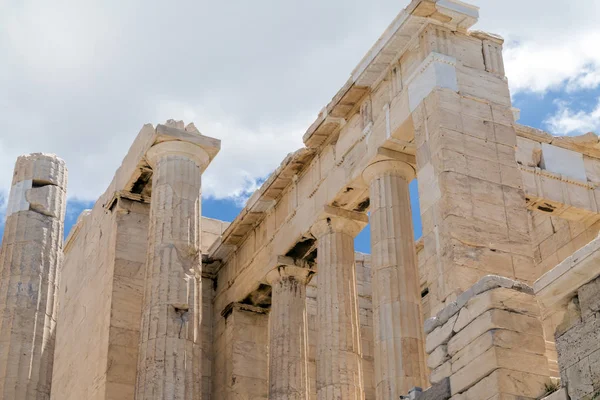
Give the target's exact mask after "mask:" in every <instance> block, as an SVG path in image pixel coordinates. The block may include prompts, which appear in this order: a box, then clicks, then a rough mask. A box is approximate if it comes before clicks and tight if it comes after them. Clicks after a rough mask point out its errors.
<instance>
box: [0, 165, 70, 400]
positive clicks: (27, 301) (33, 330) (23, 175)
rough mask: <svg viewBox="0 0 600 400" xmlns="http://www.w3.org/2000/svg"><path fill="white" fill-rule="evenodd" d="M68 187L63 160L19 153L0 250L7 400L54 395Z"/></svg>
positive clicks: (44, 399) (0, 345) (0, 393)
mask: <svg viewBox="0 0 600 400" xmlns="http://www.w3.org/2000/svg"><path fill="white" fill-rule="evenodd" d="M66 187H67V170H66V167H65V162H64V161H63V160H61V159H59V158H57V157H56V156H53V155H47V154H30V155H26V156H21V157H19V158H18V160H17V163H16V166H15V173H14V177H13V183H12V188H11V191H10V197H9V201H8V207H7V210H6V225H5V228H4V239H3V242H2V250H1V252H0V271H1V275H0V398H2V399H14V400H48V399H49V398H50V385H51V382H52V362H53V359H54V339H55V334H56V332H55V328H56V305H57V303H56V300H57V288H58V281H59V272H60V268H61V263H62V258H63V248H62V244H63V231H64V218H65V206H66Z"/></svg>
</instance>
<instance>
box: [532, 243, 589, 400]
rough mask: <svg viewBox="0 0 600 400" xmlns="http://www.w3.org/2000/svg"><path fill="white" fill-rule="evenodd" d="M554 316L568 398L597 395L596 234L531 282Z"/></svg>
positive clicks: (549, 314) (548, 314)
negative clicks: (591, 239)
mask: <svg viewBox="0 0 600 400" xmlns="http://www.w3.org/2000/svg"><path fill="white" fill-rule="evenodd" d="M534 288H535V293H536V296H537V300H538V302H539V304H540V306H541V308H542V312H543V315H544V317H545V318H546V319H551V320H552V321H554V326H555V330H554V334H555V339H556V349H557V351H558V367H559V369H560V377H561V385H562V387H563V388H564V389H566V390H567V392H568V395H569V396H570V398H571V400H591V399H598V398H600V238H596V239H594V240H593V241H591V242H590V243H588V244H587V245H586V246H584V247H582V248H581V249H579V250H577V251H576V252H575V253H574V254H573V255H571V256H569V257H568V258H567V259H565V260H564V261H563V262H562V263H560V264H559V265H557V266H556V267H555V268H553V269H552V270H550V271H549V272H547V273H546V274H544V275H543V276H542V277H541V278H540V279H538V280H537V281H536V282H535V285H534Z"/></svg>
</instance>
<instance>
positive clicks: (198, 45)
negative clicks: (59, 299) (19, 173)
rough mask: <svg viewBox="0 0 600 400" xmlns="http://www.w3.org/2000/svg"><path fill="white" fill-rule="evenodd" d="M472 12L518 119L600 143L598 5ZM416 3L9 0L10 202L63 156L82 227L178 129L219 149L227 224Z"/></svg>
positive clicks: (2, 89) (1, 191) (73, 212)
mask: <svg viewBox="0 0 600 400" xmlns="http://www.w3.org/2000/svg"><path fill="white" fill-rule="evenodd" d="M472 2H473V3H474V4H476V5H478V6H480V7H481V18H480V22H479V24H478V25H477V26H476V28H477V29H480V30H486V31H490V32H494V33H499V34H501V35H503V36H504V37H505V38H506V40H507V43H506V45H505V63H506V69H507V75H508V77H509V80H510V85H511V89H512V93H513V99H514V103H515V106H516V107H519V108H521V109H522V119H521V122H522V123H526V124H529V125H533V126H536V127H539V128H543V129H546V130H549V131H550V132H552V133H554V134H558V135H566V134H568V135H576V134H581V133H586V132H588V131H600V52H599V51H598V44H599V43H600V26H599V25H598V24H597V21H596V19H597V16H598V15H600V2H598V1H597V0H577V2H572V1H567V0H526V1H523V0H519V1H517V0H503V1H497V0H494V1H489V0H488V1H484V0H473V1H472ZM407 4H408V0H378V1H373V2H372V1H357V0H354V1H347V0H346V1H343V0H327V1H326V2H323V1H320V0H302V1H299V0H293V1H286V2H282V1H278V0H257V1H253V2H249V1H247V0H243V1H242V0H230V1H227V2H215V1H205V0H195V1H191V0H181V1H177V2H161V1H156V0H145V1H141V0H126V1H123V0H119V1H116V0H102V1H100V0H96V1H91V0H55V1H52V2H42V1H30V0H0V129H1V130H0V204H1V203H3V202H4V203H5V200H6V196H7V193H8V190H9V188H10V179H11V175H12V169H13V165H14V161H15V159H16V157H17V156H18V155H20V154H23V153H28V152H36V151H44V152H53V153H56V154H58V155H59V156H61V157H62V158H64V159H65V160H66V161H67V164H68V167H69V172H70V176H69V197H70V203H69V217H68V222H67V225H70V224H71V223H72V222H73V220H74V219H75V218H76V216H77V215H78V214H79V212H80V211H81V209H83V208H86V207H89V206H90V204H91V203H92V202H93V200H94V199H96V198H97V197H98V195H99V194H101V193H102V192H103V191H104V190H105V188H106V187H107V185H108V183H109V182H110V180H111V179H112V176H113V174H114V171H115V170H116V168H117V167H118V166H119V164H120V162H121V160H122V158H123V156H124V154H125V152H126V151H127V149H128V148H129V145H130V144H131V142H132V141H133V139H134V138H135V136H136V134H137V132H138V131H139V129H140V128H141V126H142V125H143V124H144V123H147V122H151V123H154V124H156V123H159V122H162V121H164V120H166V119H168V118H174V119H183V120H185V121H186V122H188V121H193V122H194V123H195V124H196V126H197V127H198V128H199V129H200V130H201V131H202V132H203V133H205V134H206V135H209V136H214V137H218V138H220V139H221V140H222V150H221V153H220V155H219V156H218V157H217V158H216V160H215V161H214V162H213V164H212V165H211V167H210V168H209V170H208V171H207V172H206V175H205V177H206V178H205V181H204V196H205V213H206V214H207V215H210V216H213V217H219V218H222V219H226V220H231V219H233V218H234V217H235V215H236V212H237V210H238V208H239V205H240V201H241V200H240V199H244V198H245V197H246V196H247V194H248V193H249V192H251V191H252V190H254V189H255V188H256V187H257V185H258V184H259V183H260V182H261V180H262V179H264V177H265V176H267V175H268V174H269V173H270V172H271V171H272V170H273V169H274V168H276V167H277V165H278V164H279V163H280V161H281V160H282V159H283V158H284V156H285V155H286V154H287V153H289V152H291V151H294V150H296V149H297V148H299V147H301V146H302V141H301V137H302V134H303V133H304V131H305V130H306V128H307V127H308V126H309V125H310V123H311V122H312V121H313V120H314V118H315V116H316V115H317V113H318V111H319V110H320V109H321V108H322V107H323V106H324V105H325V104H326V103H327V102H328V101H329V99H330V98H331V97H332V96H333V95H334V94H335V93H336V92H337V90H338V89H339V88H340V87H341V86H342V85H343V83H344V82H345V81H346V80H347V78H348V76H349V74H350V72H351V71H352V69H353V68H354V66H355V65H356V64H357V63H358V61H360V59H361V58H362V57H363V55H364V54H365V52H366V51H367V50H368V49H369V48H370V47H371V45H372V44H373V43H374V42H375V40H377V38H378V37H379V35H380V34H381V33H382V32H383V31H384V29H385V28H386V27H387V25H388V24H389V23H390V22H391V21H392V19H393V18H394V17H395V16H396V15H397V14H398V13H399V12H400V10H401V9H402V8H403V7H404V6H406V5H407ZM575 4H576V5H575ZM367 244H368V241H363V242H360V243H359V247H360V246H363V247H364V248H363V250H366V249H367V248H368V245H367ZM365 246H366V247H365Z"/></svg>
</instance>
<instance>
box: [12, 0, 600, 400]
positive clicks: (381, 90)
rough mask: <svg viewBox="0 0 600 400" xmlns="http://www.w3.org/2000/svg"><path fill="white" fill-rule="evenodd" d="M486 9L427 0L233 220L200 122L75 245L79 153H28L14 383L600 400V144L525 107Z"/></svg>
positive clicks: (110, 395) (179, 399)
mask: <svg viewBox="0 0 600 400" xmlns="http://www.w3.org/2000/svg"><path fill="white" fill-rule="evenodd" d="M478 16H479V10H478V8H477V7H474V6H471V5H469V4H465V3H463V2H461V1H458V0H412V2H411V3H410V4H409V5H408V6H407V8H406V9H404V10H402V11H401V12H400V14H399V15H398V16H397V17H396V18H395V19H394V20H393V22H392V23H391V25H390V26H389V27H388V29H387V30H386V31H385V32H384V33H383V35H382V36H381V38H380V39H379V40H378V41H377V42H376V43H375V44H374V46H373V47H372V48H371V49H370V50H369V51H368V53H367V54H366V56H365V57H364V58H363V59H362V61H361V62H360V63H359V65H358V66H357V67H356V68H355V69H354V71H353V72H352V74H351V77H350V79H349V80H348V81H347V83H346V84H345V85H344V86H343V87H342V88H341V89H340V90H339V92H338V93H337V94H336V95H335V96H334V97H333V99H332V100H331V102H329V103H328V104H327V105H326V106H325V107H324V108H323V109H322V111H321V112H320V114H319V115H318V117H317V119H316V120H315V122H314V123H313V124H312V125H311V126H310V127H308V129H307V131H306V133H305V135H304V137H303V140H304V147H303V148H301V149H299V150H297V151H296V152H294V153H292V154H290V155H288V156H287V157H286V158H285V159H284V160H283V162H282V163H281V165H280V166H279V167H278V168H277V169H276V170H275V171H274V172H273V173H272V174H271V176H270V177H269V178H268V179H267V180H266V181H265V182H264V184H263V185H262V187H261V188H260V189H258V190H257V191H256V192H255V193H254V194H253V195H252V196H251V197H250V199H249V200H248V201H247V204H246V206H245V208H244V209H243V210H242V211H241V213H240V214H239V215H238V216H237V218H235V220H234V221H233V222H231V223H228V222H222V221H217V220H214V219H209V218H204V217H202V213H201V192H202V184H201V182H202V174H203V172H204V171H205V170H206V169H207V168H210V164H211V161H212V160H213V159H214V157H217V156H218V153H219V150H220V145H221V142H220V141H219V140H218V139H215V138H211V137H209V136H205V135H203V134H201V133H200V131H199V130H198V129H197V128H196V127H195V126H194V125H193V124H191V123H190V124H188V125H185V124H184V123H183V122H181V121H174V120H170V121H167V123H165V124H162V125H158V126H156V127H154V126H152V125H145V126H144V127H143V128H142V130H141V131H140V133H139V134H138V136H137V138H136V139H135V141H134V142H133V144H132V146H131V148H130V149H129V152H128V153H127V154H126V155H125V158H124V160H123V163H122V165H121V166H120V168H119V169H118V170H117V172H116V174H115V176H114V179H113V180H112V182H111V183H110V185H109V186H108V188H107V189H106V191H105V192H104V194H103V195H102V196H100V198H99V199H98V200H97V202H96V203H95V205H94V207H93V208H92V209H91V210H88V211H85V212H83V213H82V215H81V216H80V217H79V220H78V222H77V224H76V225H75V226H74V227H73V228H72V230H71V232H70V233H69V236H68V238H67V239H66V241H64V243H63V240H62V238H63V230H64V217H65V199H66V182H67V171H66V167H65V163H64V162H63V161H62V160H61V159H59V158H57V157H55V156H53V155H47V154H41V153H38V154H31V155H27V156H22V157H20V158H19V159H18V160H17V163H16V168H15V173H14V179H13V183H12V189H11V191H10V199H9V204H8V209H7V220H6V228H5V232H4V238H3V242H2V249H1V252H0V268H1V275H0V341H1V342H0V399H4V400H13V399H14V400H48V399H51V400H85V399H90V400H134V399H135V400H159V399H168V400H200V399H202V400H209V399H214V400H258V399H272V400H308V399H318V400H360V399H377V400H392V399H393V400H399V399H413V400H416V399H421V400H426V399H436V400H445V399H452V400H492V399H494V400H517V399H519V400H525V399H541V398H544V397H545V396H548V397H547V398H548V399H555V400H557V399H569V398H570V399H572V400H579V399H597V398H600V239H598V238H597V237H598V233H599V232H600V140H599V139H598V136H596V135H595V134H592V133H590V134H587V135H584V136H579V137H554V136H551V135H549V134H547V133H545V132H543V131H540V130H537V129H534V128H531V127H527V126H523V125H521V124H519V123H518V122H517V121H518V119H519V116H518V110H516V109H514V108H513V107H512V104H511V97H510V92H509V86H508V80H507V78H506V76H505V71H504V64H503V58H502V47H503V39H502V38H500V37H499V36H496V35H493V34H488V33H484V32H480V31H475V30H471V29H470V28H471V27H472V26H473V25H474V24H475V23H476V22H477V20H478ZM205 133H207V134H210V132H205ZM413 179H417V180H418V188H419V201H420V210H421V219H422V225H423V237H422V239H420V240H419V241H418V242H415V238H414V234H413V221H412V216H411V204H410V197H409V189H408V188H409V183H410V182H411V181H412V180H413ZM367 225H368V226H369V229H370V230H371V254H370V255H365V254H360V253H356V252H355V250H354V238H355V236H356V235H358V233H359V232H360V231H361V230H362V229H364V228H365V227H366V226H367Z"/></svg>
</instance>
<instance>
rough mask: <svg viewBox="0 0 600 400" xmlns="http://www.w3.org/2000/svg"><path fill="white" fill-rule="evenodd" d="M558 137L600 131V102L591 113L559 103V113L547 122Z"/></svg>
mask: <svg viewBox="0 0 600 400" xmlns="http://www.w3.org/2000/svg"><path fill="white" fill-rule="evenodd" d="M545 122H546V124H547V125H548V127H549V129H550V131H551V132H552V133H554V134H556V135H573V134H585V133H588V132H593V131H598V130H599V129H600V101H599V102H598V104H597V105H596V107H595V108H594V109H593V110H592V111H590V112H586V111H581V110H573V109H571V108H570V107H569V105H568V104H566V103H564V102H560V103H558V111H557V113H556V114H555V115H553V116H552V117H550V118H549V119H548V120H547V121H545Z"/></svg>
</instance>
